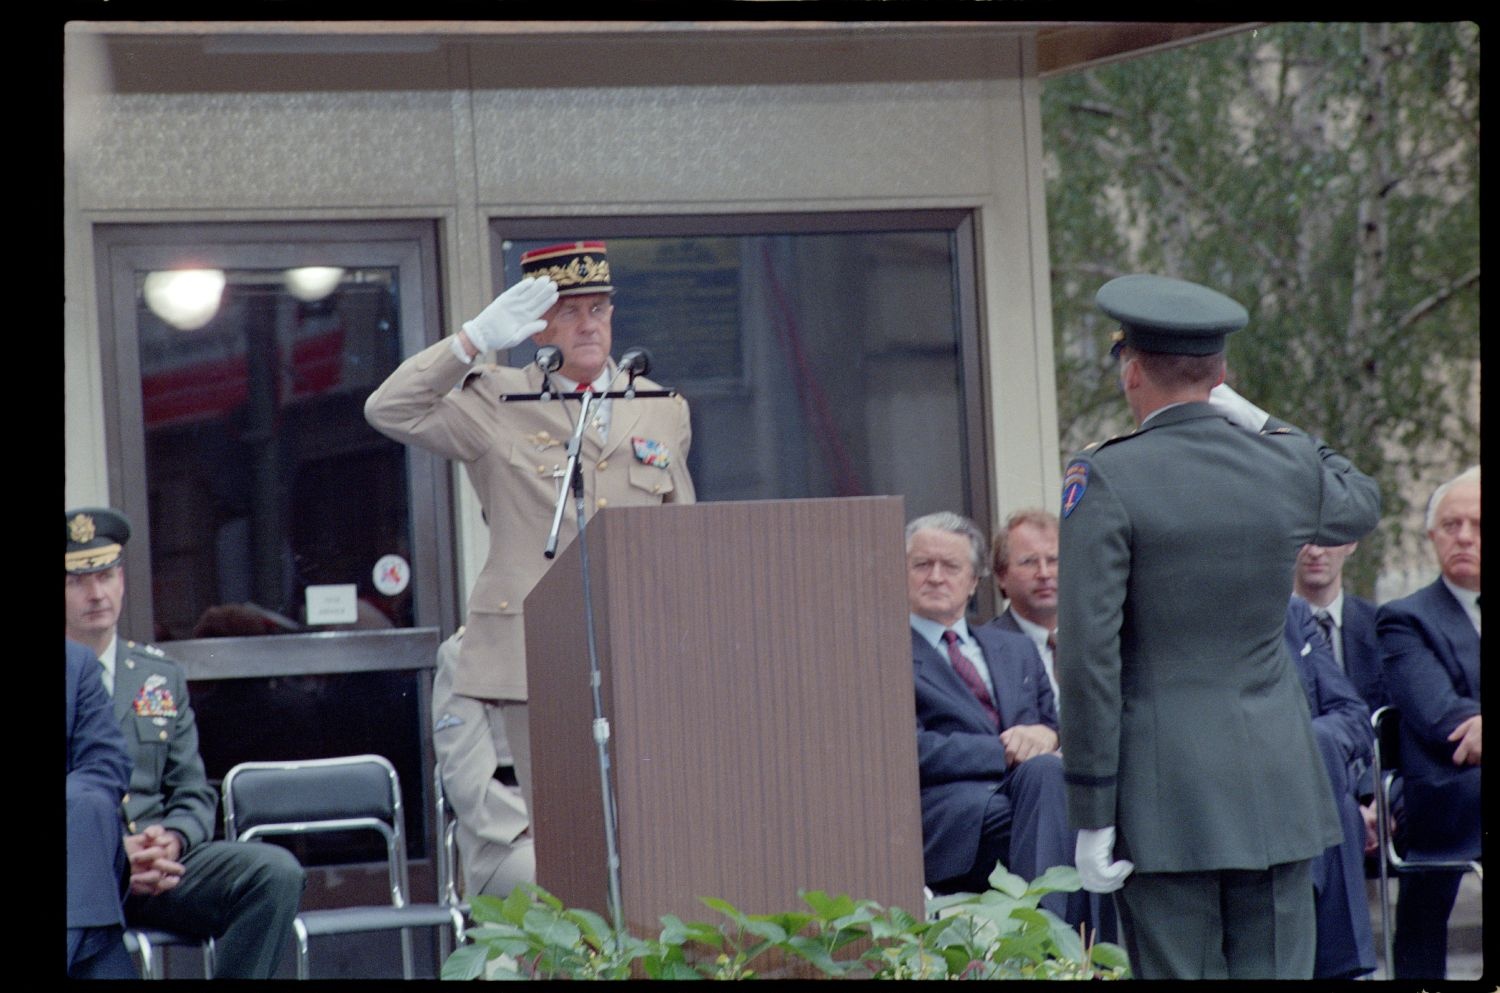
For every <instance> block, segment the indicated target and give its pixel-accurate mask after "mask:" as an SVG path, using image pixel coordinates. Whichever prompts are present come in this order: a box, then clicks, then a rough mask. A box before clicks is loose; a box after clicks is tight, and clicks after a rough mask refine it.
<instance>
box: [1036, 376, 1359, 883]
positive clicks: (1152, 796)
mask: <svg viewBox="0 0 1500 993" xmlns="http://www.w3.org/2000/svg"><path fill="white" fill-rule="evenodd" d="M1064 484H1065V490H1064V493H1065V496H1064V505H1063V516H1062V529H1061V564H1060V566H1059V574H1060V575H1061V577H1062V582H1061V588H1060V591H1059V616H1058V648H1057V659H1056V668H1057V678H1058V683H1059V685H1060V688H1061V691H1062V694H1061V695H1062V705H1061V707H1060V708H1059V710H1060V711H1061V713H1063V714H1065V715H1067V718H1066V720H1065V721H1063V723H1062V727H1061V729H1060V731H1061V735H1062V751H1063V763H1064V768H1065V774H1066V779H1067V783H1068V811H1069V818H1070V820H1071V821H1072V823H1073V826H1074V827H1076V828H1097V827H1104V826H1107V825H1114V826H1116V828H1117V838H1116V847H1115V853H1116V856H1117V857H1120V858H1128V859H1130V860H1132V861H1134V862H1135V865H1136V868H1137V870H1138V871H1140V872H1201V871H1208V870H1215V869H1265V868H1268V867H1269V866H1272V865H1277V864H1281V863H1285V862H1293V861H1298V860H1301V859H1307V858H1311V857H1313V856H1315V855H1317V854H1318V853H1319V852H1321V851H1323V849H1325V848H1327V847H1328V846H1329V845H1333V844H1337V843H1338V842H1339V840H1340V838H1341V837H1342V835H1341V833H1340V830H1339V822H1338V818H1337V816H1336V812H1335V810H1334V808H1333V802H1332V798H1331V794H1330V785H1329V782H1328V776H1327V773H1326V772H1325V771H1324V768H1323V763H1322V760H1321V759H1320V757H1319V753H1318V749H1317V745H1316V743H1315V742H1314V739H1313V733H1312V725H1311V721H1310V717H1309V714H1308V709H1307V700H1306V698H1305V696H1304V693H1303V689H1302V685H1301V682H1300V681H1299V679H1298V676H1297V671H1296V669H1295V668H1294V666H1293V664H1292V661H1291V659H1290V658H1289V657H1288V655H1287V652H1286V648H1285V645H1284V644H1283V628H1284V625H1285V620H1286V605H1287V598H1288V597H1289V596H1290V595H1291V591H1292V572H1293V567H1294V564H1295V560H1296V555H1297V549H1298V548H1299V547H1301V546H1302V545H1303V544H1305V543H1308V542H1312V543H1316V544H1327V545H1332V544H1342V543H1345V542H1350V541H1354V540H1357V539H1358V538H1360V537H1363V536H1364V534H1365V533H1366V532H1368V531H1369V530H1370V529H1371V528H1373V527H1374V526H1375V524H1376V523H1377V521H1378V516H1379V507H1380V496H1379V491H1378V490H1377V488H1376V486H1375V483H1374V482H1373V481H1372V480H1370V479H1369V478H1368V477H1367V476H1365V475H1363V474H1362V473H1360V472H1359V471H1357V470H1356V469H1355V468H1354V467H1353V466H1351V465H1350V464H1349V462H1348V461H1347V460H1345V459H1344V458H1343V457H1342V456H1339V455H1337V454H1336V453H1334V452H1332V451H1330V450H1328V449H1327V448H1326V447H1324V446H1322V445H1321V444H1319V443H1317V442H1315V441H1314V440H1312V439H1310V438H1308V436H1306V435H1304V434H1302V433H1301V432H1299V431H1296V430H1294V429H1291V428H1288V427H1286V426H1284V425H1280V424H1279V423H1273V424H1271V425H1268V430H1266V431H1262V432H1261V433H1258V434H1257V433H1252V432H1250V431H1246V430H1244V429H1241V428H1239V427H1236V426H1235V425H1233V424H1231V423H1230V422H1229V421H1228V420H1226V419H1225V418H1224V417H1223V416H1222V415H1221V414H1220V413H1218V412H1217V411H1216V410H1215V408H1213V407H1212V406H1210V405H1209V404H1207V403H1189V404H1183V405H1180V406H1177V407H1173V408H1170V409H1168V410H1165V411H1163V412H1162V413H1160V414H1158V415H1157V416H1156V417H1154V418H1153V419H1152V420H1151V421H1150V422H1149V423H1148V424H1147V425H1146V426H1145V427H1144V428H1142V429H1141V430H1139V431H1137V432H1135V433H1134V434H1131V435H1127V436H1124V437H1122V438H1118V439H1114V440H1112V441H1110V442H1106V443H1105V444H1103V445H1101V446H1099V447H1098V448H1096V449H1094V450H1093V451H1090V452H1088V453H1087V454H1085V455H1082V456H1080V457H1078V458H1076V459H1074V460H1073V461H1072V462H1071V463H1070V464H1069V466H1068V468H1067V470H1066V472H1065V473H1064Z"/></svg>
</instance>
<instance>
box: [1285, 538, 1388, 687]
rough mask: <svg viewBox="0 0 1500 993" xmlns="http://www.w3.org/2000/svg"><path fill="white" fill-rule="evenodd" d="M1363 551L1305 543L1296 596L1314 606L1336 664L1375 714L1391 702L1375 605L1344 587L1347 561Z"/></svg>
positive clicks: (1352, 544)
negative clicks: (1376, 632) (1386, 689)
mask: <svg viewBox="0 0 1500 993" xmlns="http://www.w3.org/2000/svg"><path fill="white" fill-rule="evenodd" d="M1358 547H1359V542H1357V541H1351V542H1350V543H1349V544H1347V545H1333V546H1330V547H1328V548H1320V547H1319V546H1317V545H1303V546H1302V549H1301V550H1300V551H1299V552H1297V571H1296V573H1295V574H1294V577H1293V586H1292V592H1294V593H1296V594H1297V595H1298V596H1299V597H1301V598H1302V599H1304V600H1306V601H1307V603H1308V605H1309V606H1310V607H1311V608H1312V613H1313V619H1314V620H1316V621H1317V623H1318V627H1320V628H1322V630H1323V636H1324V637H1325V638H1327V639H1328V642H1329V644H1330V645H1331V646H1332V648H1333V660H1334V661H1335V662H1336V663H1337V664H1338V667H1339V668H1340V669H1341V670H1343V672H1344V674H1345V675H1347V676H1348V677H1349V681H1350V682H1351V683H1353V684H1354V688H1355V689H1356V690H1357V691H1359V695H1360V696H1361V697H1362V698H1364V701H1365V706H1367V707H1369V708H1370V713H1372V714H1373V713H1375V711H1377V710H1379V709H1380V708H1381V707H1384V706H1385V705H1386V704H1387V703H1389V702H1390V701H1389V700H1387V699H1386V693H1385V677H1384V675H1383V671H1382V669H1381V666H1380V639H1379V638H1377V637H1376V635H1375V605H1374V604H1373V603H1371V602H1370V601H1369V600H1366V599H1364V598H1363V597H1357V596H1355V595H1354V594H1353V593H1350V592H1348V591H1347V590H1345V589H1344V563H1345V561H1347V560H1348V558H1349V556H1350V555H1351V554H1353V552H1354V550H1355V549H1356V548H1358Z"/></svg>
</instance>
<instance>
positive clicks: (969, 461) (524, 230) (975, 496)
mask: <svg viewBox="0 0 1500 993" xmlns="http://www.w3.org/2000/svg"><path fill="white" fill-rule="evenodd" d="M487 228H488V231H489V239H490V240H489V245H490V269H491V279H492V281H493V285H495V286H496V287H503V286H504V285H505V243H506V242H507V241H542V240H555V241H558V242H562V241H570V240H574V239H576V238H583V237H587V238H598V239H602V240H606V241H607V240H608V239H610V238H670V237H674V236H676V237H741V236H751V235H786V234H792V235H796V234H828V233H835V232H839V233H848V232H855V233H871V234H874V233H880V232H887V231H888V232H897V231H946V232H947V233H948V234H949V235H950V237H951V238H952V245H953V259H954V272H953V294H954V311H955V313H956V314H957V315H958V322H959V329H958V345H959V352H958V363H959V384H960V389H961V390H962V394H963V396H962V401H963V402H962V405H961V410H962V415H961V416H962V418H963V424H962V429H963V432H964V444H963V447H962V451H963V465H962V469H963V473H964V480H963V485H962V490H963V492H964V494H965V499H966V502H967V506H966V507H959V508H955V509H956V510H958V511H959V512H960V513H964V514H966V515H968V516H969V517H971V518H972V519H973V520H975V521H976V522H978V523H979V526H980V527H981V528H988V527H989V521H990V515H991V507H992V494H991V492H990V479H991V471H990V455H989V453H990V444H989V432H990V424H989V417H988V416H987V413H986V412H987V411H988V410H989V409H990V397H989V395H988V381H987V376H986V375H985V369H986V368H987V365H986V355H985V336H984V333H983V331H984V328H983V318H982V314H983V303H984V301H983V300H982V299H981V298H980V289H979V287H980V282H979V224H978V217H977V211H975V210H973V209H969V208H932V209H910V208H907V209H895V210H861V211H803V212H790V211H789V212H781V213H754V214H752V213H740V214H635V215H618V214H616V215H587V214H586V215H579V216H548V217H537V216H516V215H508V214H494V215H491V216H489V217H488V218H487ZM688 399H689V400H691V399H692V397H691V396H690V397H688ZM989 585H990V584H987V583H981V584H980V586H981V589H980V592H979V594H978V598H979V607H980V609H981V611H986V610H990V609H991V608H993V606H994V603H993V600H994V597H993V594H992V593H991V592H990V590H989V588H988V587H989Z"/></svg>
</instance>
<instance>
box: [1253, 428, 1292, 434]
mask: <svg viewBox="0 0 1500 993" xmlns="http://www.w3.org/2000/svg"><path fill="white" fill-rule="evenodd" d="M1260 433H1261V434H1291V433H1292V429H1291V428H1286V427H1282V428H1272V429H1271V430H1269V431H1267V430H1266V429H1265V428H1261V429H1260Z"/></svg>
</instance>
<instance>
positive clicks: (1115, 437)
mask: <svg viewBox="0 0 1500 993" xmlns="http://www.w3.org/2000/svg"><path fill="white" fill-rule="evenodd" d="M1135 434H1136V433H1135V432H1134V431H1132V432H1130V433H1129V434H1114V435H1110V436H1109V437H1108V438H1105V439H1104V440H1103V441H1096V442H1094V443H1093V444H1092V445H1089V446H1088V447H1087V448H1085V449H1084V451H1085V452H1096V451H1098V450H1099V449H1101V448H1103V447H1104V446H1106V445H1113V444H1114V443H1115V442H1117V441H1124V440H1125V439H1126V438H1134V437H1135Z"/></svg>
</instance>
